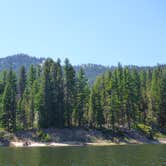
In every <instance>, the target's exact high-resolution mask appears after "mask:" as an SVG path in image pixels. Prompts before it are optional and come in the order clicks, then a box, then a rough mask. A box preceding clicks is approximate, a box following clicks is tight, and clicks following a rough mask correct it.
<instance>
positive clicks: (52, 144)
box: [6, 138, 166, 148]
mask: <svg viewBox="0 0 166 166" xmlns="http://www.w3.org/2000/svg"><path fill="white" fill-rule="evenodd" d="M143 144H166V139H165V138H160V139H158V140H157V141H149V142H148V143H147V142H138V141H133V142H132V141H131V142H129V143H125V142H119V143H115V142H107V141H102V142H86V143H82V142H63V143H57V142H33V141H29V142H28V145H26V141H17V142H16V141H11V142H10V144H9V145H8V146H6V147H16V148H17V147H25V148H26V147H83V146H116V145H143Z"/></svg>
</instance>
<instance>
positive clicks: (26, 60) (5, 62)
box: [0, 54, 45, 72]
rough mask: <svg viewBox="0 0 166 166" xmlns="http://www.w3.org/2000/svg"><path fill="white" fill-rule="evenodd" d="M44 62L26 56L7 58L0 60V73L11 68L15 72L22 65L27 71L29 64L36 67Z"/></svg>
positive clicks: (42, 59)
mask: <svg viewBox="0 0 166 166" xmlns="http://www.w3.org/2000/svg"><path fill="white" fill-rule="evenodd" d="M44 60H45V59H44V58H36V57H30V56H28V55H26V54H16V55H13V56H8V57H5V58H0V71H2V70H5V69H9V68H10V67H12V68H13V70H14V71H16V72H17V71H19V69H20V67H21V66H22V65H24V66H25V68H26V70H28V69H29V67H30V65H31V64H33V65H38V64H41V63H42V62H43V61H44Z"/></svg>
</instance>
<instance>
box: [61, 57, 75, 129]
mask: <svg viewBox="0 0 166 166" xmlns="http://www.w3.org/2000/svg"><path fill="white" fill-rule="evenodd" d="M75 84H76V76H75V70H74V68H73V66H72V65H71V64H70V62H69V60H68V59H66V60H65V66H64V102H65V112H64V116H65V125H67V126H68V127H69V126H71V125H72V114H73V111H74V109H76V107H75V106H76V105H75V96H76V89H75V88H76V85H75Z"/></svg>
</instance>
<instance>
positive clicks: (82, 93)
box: [73, 68, 89, 126]
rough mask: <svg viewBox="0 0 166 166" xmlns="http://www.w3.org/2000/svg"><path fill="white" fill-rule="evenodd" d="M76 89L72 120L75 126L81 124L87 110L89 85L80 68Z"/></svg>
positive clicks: (83, 121)
mask: <svg viewBox="0 0 166 166" xmlns="http://www.w3.org/2000/svg"><path fill="white" fill-rule="evenodd" d="M76 91H77V92H76V93H77V94H76V109H75V110H74V112H73V121H74V123H75V124H76V126H77V125H78V126H83V124H84V123H85V115H86V113H87V111H88V100H89V85H88V80H87V78H86V77H85V73H84V71H83V69H82V68H81V69H80V71H79V72H78V76H77V82H76Z"/></svg>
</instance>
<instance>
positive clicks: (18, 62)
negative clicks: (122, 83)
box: [0, 54, 110, 85]
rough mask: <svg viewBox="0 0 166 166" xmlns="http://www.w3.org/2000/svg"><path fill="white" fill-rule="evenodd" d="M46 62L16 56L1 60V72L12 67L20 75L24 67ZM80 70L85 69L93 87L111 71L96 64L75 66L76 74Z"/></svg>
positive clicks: (43, 59)
mask: <svg viewBox="0 0 166 166" xmlns="http://www.w3.org/2000/svg"><path fill="white" fill-rule="evenodd" d="M44 61H45V58H36V57H31V56H29V55H27V54H16V55H13V56H8V57H5V58H0V71H2V70H5V69H9V68H10V67H12V68H13V70H14V71H16V72H17V73H18V71H19V69H20V67H21V66H22V65H24V66H25V69H26V70H28V69H29V68H30V66H31V64H33V65H35V66H36V65H40V64H42V63H43V62H44ZM80 68H83V69H84V71H85V75H86V77H87V78H88V80H89V83H90V85H92V83H93V82H94V80H95V79H96V76H99V75H101V74H103V73H104V72H105V71H107V70H109V69H110V68H109V67H105V66H102V65H96V64H83V65H77V66H74V69H75V71H76V72H78V71H79V70H80Z"/></svg>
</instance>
